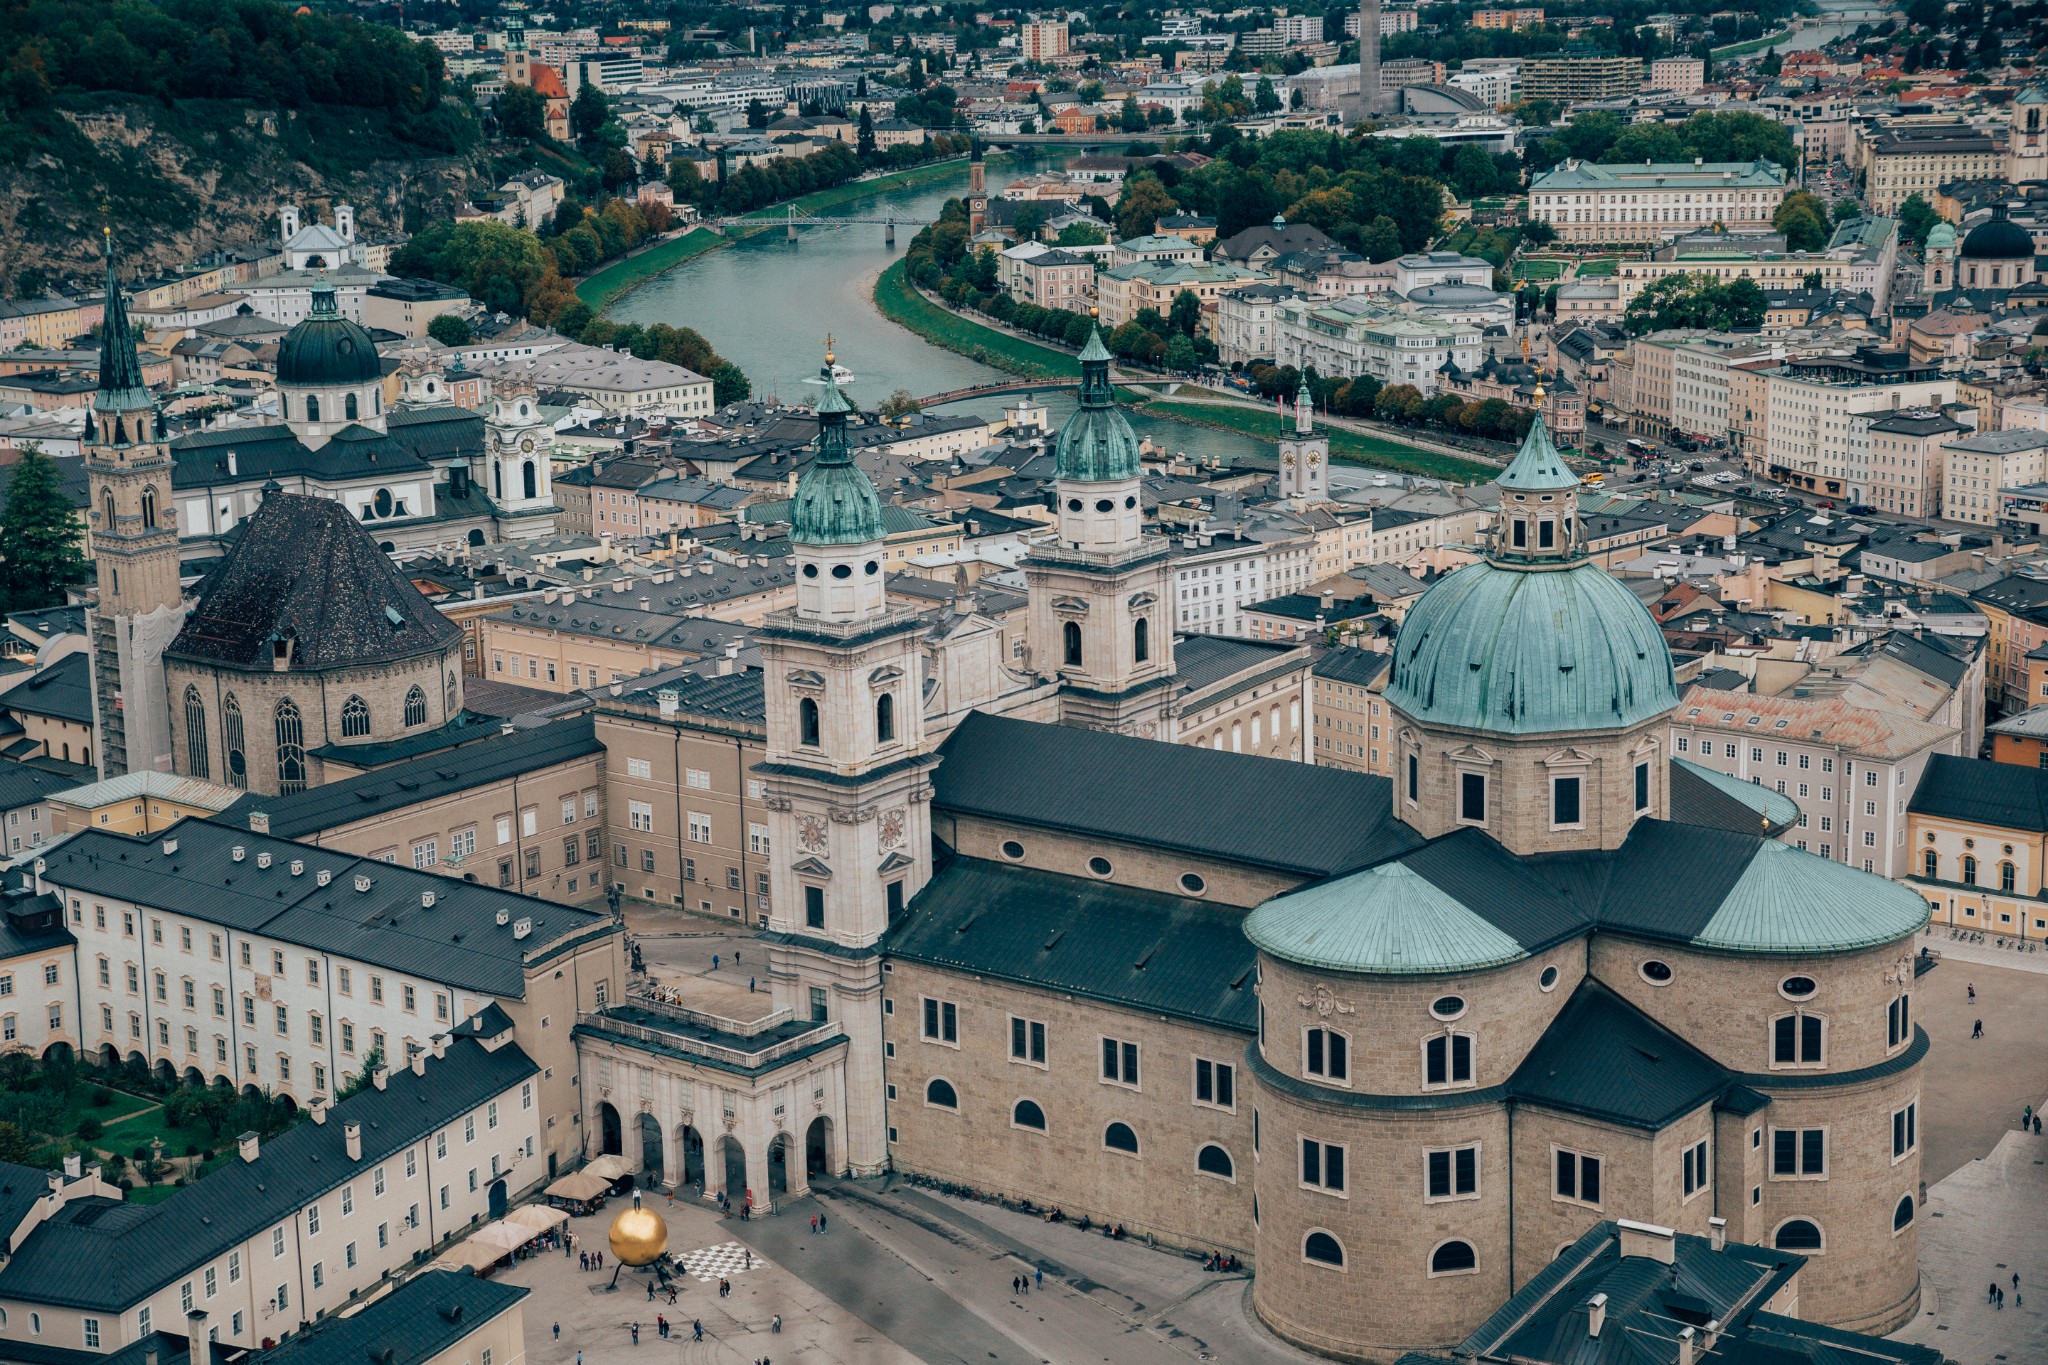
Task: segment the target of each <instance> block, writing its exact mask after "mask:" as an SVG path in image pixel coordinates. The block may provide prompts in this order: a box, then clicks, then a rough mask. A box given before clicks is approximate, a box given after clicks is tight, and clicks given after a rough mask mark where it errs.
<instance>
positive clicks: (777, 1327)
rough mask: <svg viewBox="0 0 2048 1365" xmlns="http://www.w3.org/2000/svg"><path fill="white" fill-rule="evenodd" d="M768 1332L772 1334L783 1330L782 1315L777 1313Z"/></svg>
mask: <svg viewBox="0 0 2048 1365" xmlns="http://www.w3.org/2000/svg"><path fill="white" fill-rule="evenodd" d="M768 1330H769V1331H770V1332H780V1331H781V1330H782V1314H780V1313H777V1314H776V1315H775V1317H774V1318H773V1319H772V1320H771V1321H770V1322H769V1324H768Z"/></svg>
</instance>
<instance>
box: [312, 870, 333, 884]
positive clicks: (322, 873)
mask: <svg viewBox="0 0 2048 1365" xmlns="http://www.w3.org/2000/svg"><path fill="white" fill-rule="evenodd" d="M333 880H334V874H333V873H332V872H330V871H328V870H327V869H326V868H324V867H323V868H321V869H320V870H319V871H318V872H315V873H314V874H313V885H315V886H325V885H327V883H329V882H331V881H333Z"/></svg>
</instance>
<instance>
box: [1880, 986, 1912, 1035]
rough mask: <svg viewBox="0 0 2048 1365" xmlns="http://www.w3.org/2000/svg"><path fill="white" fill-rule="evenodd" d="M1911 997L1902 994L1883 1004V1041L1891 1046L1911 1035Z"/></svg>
mask: <svg viewBox="0 0 2048 1365" xmlns="http://www.w3.org/2000/svg"><path fill="white" fill-rule="evenodd" d="M1912 1000H1913V997H1912V996H1910V995H1902V996H1900V997H1899V998H1898V999H1896V1000H1894V1001H1892V1002H1891V1004H1889V1005H1887V1006H1885V1041H1886V1042H1887V1043H1888V1044H1890V1045H1891V1046H1892V1047H1897V1046H1898V1045H1899V1044H1900V1043H1903V1042H1906V1041H1907V1040H1908V1039H1910V1038H1911V1037H1912V1036H1913V1005H1912Z"/></svg>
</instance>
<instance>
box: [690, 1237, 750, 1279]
mask: <svg viewBox="0 0 2048 1365" xmlns="http://www.w3.org/2000/svg"><path fill="white" fill-rule="evenodd" d="M747 1250H748V1249H747V1247H746V1246H745V1245H743V1244H742V1243H739V1242H720V1243H719V1244H718V1245H717V1246H709V1247H699V1248H698V1249H697V1250H695V1251H689V1252H685V1253H683V1255H681V1256H679V1257H677V1258H676V1259H677V1260H678V1261H680V1262H681V1263H682V1267H683V1273H684V1274H685V1275H688V1276H689V1277H690V1278H691V1279H693V1280H698V1281H701V1282H702V1283H704V1284H710V1283H711V1282H712V1281H714V1280H719V1279H729V1278H731V1277H732V1276H734V1275H744V1274H745V1273H746V1272H748V1271H749V1270H761V1269H763V1268H765V1267H766V1266H767V1264H768V1262H766V1261H764V1260H762V1259H761V1257H760V1255H759V1254H758V1253H757V1254H756V1255H755V1256H754V1259H753V1263H752V1264H751V1265H750V1264H748V1262H747Z"/></svg>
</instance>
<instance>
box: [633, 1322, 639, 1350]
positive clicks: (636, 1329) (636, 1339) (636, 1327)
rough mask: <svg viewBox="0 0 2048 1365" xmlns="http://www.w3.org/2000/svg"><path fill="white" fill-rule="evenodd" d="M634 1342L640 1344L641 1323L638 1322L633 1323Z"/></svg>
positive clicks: (636, 1344)
mask: <svg viewBox="0 0 2048 1365" xmlns="http://www.w3.org/2000/svg"><path fill="white" fill-rule="evenodd" d="M633 1344H634V1345H635V1346H638V1345H639V1344H640V1324H639V1323H637V1322H636V1323H634V1324H633Z"/></svg>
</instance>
